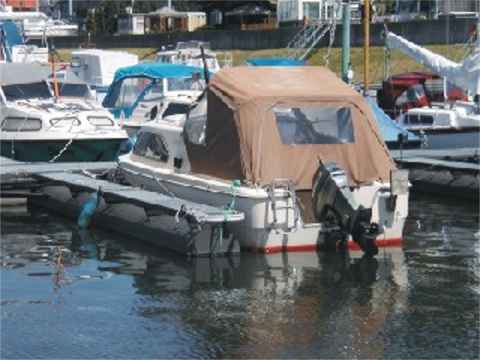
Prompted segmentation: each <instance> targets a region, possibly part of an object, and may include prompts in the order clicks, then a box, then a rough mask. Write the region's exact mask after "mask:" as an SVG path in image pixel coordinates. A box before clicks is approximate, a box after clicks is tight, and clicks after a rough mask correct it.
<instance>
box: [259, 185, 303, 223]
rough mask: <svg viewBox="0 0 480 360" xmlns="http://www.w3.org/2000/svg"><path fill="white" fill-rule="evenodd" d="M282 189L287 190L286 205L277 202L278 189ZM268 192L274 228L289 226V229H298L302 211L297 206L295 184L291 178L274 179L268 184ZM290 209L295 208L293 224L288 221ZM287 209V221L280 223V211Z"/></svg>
mask: <svg viewBox="0 0 480 360" xmlns="http://www.w3.org/2000/svg"><path fill="white" fill-rule="evenodd" d="M280 189H282V190H283V191H284V192H286V195H287V196H286V197H287V198H286V199H285V202H286V205H285V206H283V205H281V206H280V205H278V204H277V201H278V200H277V194H276V193H277V190H280ZM267 193H268V197H269V200H270V207H271V209H272V215H273V224H272V228H274V229H279V228H285V227H286V228H287V230H288V231H291V230H293V229H296V227H297V223H298V221H299V219H300V212H299V210H298V206H297V195H296V192H295V185H294V184H293V182H292V181H291V180H289V179H274V180H273V181H272V182H271V183H270V185H268V186H267ZM289 210H293V224H291V225H289V221H288V212H289ZM280 211H285V222H284V223H279V221H278V218H279V214H280V213H279V212H280Z"/></svg>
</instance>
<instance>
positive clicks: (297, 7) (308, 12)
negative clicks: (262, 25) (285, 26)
mask: <svg viewBox="0 0 480 360" xmlns="http://www.w3.org/2000/svg"><path fill="white" fill-rule="evenodd" d="M334 7H336V17H337V20H340V19H341V17H342V6H341V0H278V1H277V21H278V23H282V22H288V21H302V20H304V19H307V20H310V21H312V20H322V21H328V20H330V17H331V16H332V14H333V13H334V12H333V8H334Z"/></svg>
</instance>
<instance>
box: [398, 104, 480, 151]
mask: <svg viewBox="0 0 480 360" xmlns="http://www.w3.org/2000/svg"><path fill="white" fill-rule="evenodd" d="M397 121H398V124H399V125H400V126H402V127H403V128H405V129H407V130H408V131H411V132H413V133H414V134H416V135H420V136H421V137H422V138H423V139H424V140H423V144H422V147H423V148H426V149H445V148H448V149H451V148H452V149H453V148H480V111H479V109H478V107H477V105H475V104H473V103H471V102H464V101H456V102H453V103H451V104H433V106H431V107H422V108H413V109H409V110H408V111H407V112H405V113H403V114H401V115H400V116H399V117H398V118H397Z"/></svg>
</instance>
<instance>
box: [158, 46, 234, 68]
mask: <svg viewBox="0 0 480 360" xmlns="http://www.w3.org/2000/svg"><path fill="white" fill-rule="evenodd" d="M202 48H203V53H204V58H205V62H206V65H207V68H208V71H210V72H211V73H216V72H217V71H218V70H220V63H219V61H218V59H217V55H216V54H215V53H214V52H213V51H211V50H210V44H209V43H208V42H204V41H186V42H183V41H180V42H178V43H177V45H176V47H175V49H169V50H162V51H159V52H158V53H157V56H156V58H155V61H157V62H161V63H166V64H178V65H188V66H194V67H198V68H203V66H204V64H203V59H202V50H201V49H202ZM225 65H228V64H225ZM230 65H231V63H230Z"/></svg>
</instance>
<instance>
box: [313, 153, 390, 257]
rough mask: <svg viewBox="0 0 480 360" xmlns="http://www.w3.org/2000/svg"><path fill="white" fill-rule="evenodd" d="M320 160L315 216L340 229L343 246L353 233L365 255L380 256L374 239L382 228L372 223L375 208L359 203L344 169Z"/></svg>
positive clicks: (314, 189)
mask: <svg viewBox="0 0 480 360" xmlns="http://www.w3.org/2000/svg"><path fill="white" fill-rule="evenodd" d="M319 163H320V166H319V168H318V170H317V173H316V174H315V178H314V183H313V187H312V195H313V211H314V214H315V217H316V218H317V220H318V221H320V222H322V223H324V224H325V225H326V226H327V227H331V228H337V229H339V230H340V231H339V232H337V234H339V235H340V237H338V236H337V241H340V242H341V245H343V246H345V245H346V242H347V239H348V235H351V236H352V238H353V241H355V242H356V243H357V244H358V245H359V246H360V249H362V251H363V252H364V253H365V254H366V255H369V256H374V255H377V254H378V247H377V244H376V243H375V239H376V238H377V236H378V235H379V234H380V232H381V231H380V228H379V226H378V224H375V223H372V222H371V219H372V209H371V208H364V207H363V206H361V205H359V204H357V202H356V201H355V199H354V198H353V194H352V192H351V191H350V188H349V186H348V179H347V175H346V173H345V171H344V170H343V169H341V168H340V167H339V166H338V165H337V164H336V163H328V164H326V165H324V164H323V163H322V162H321V161H320V162H319Z"/></svg>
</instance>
